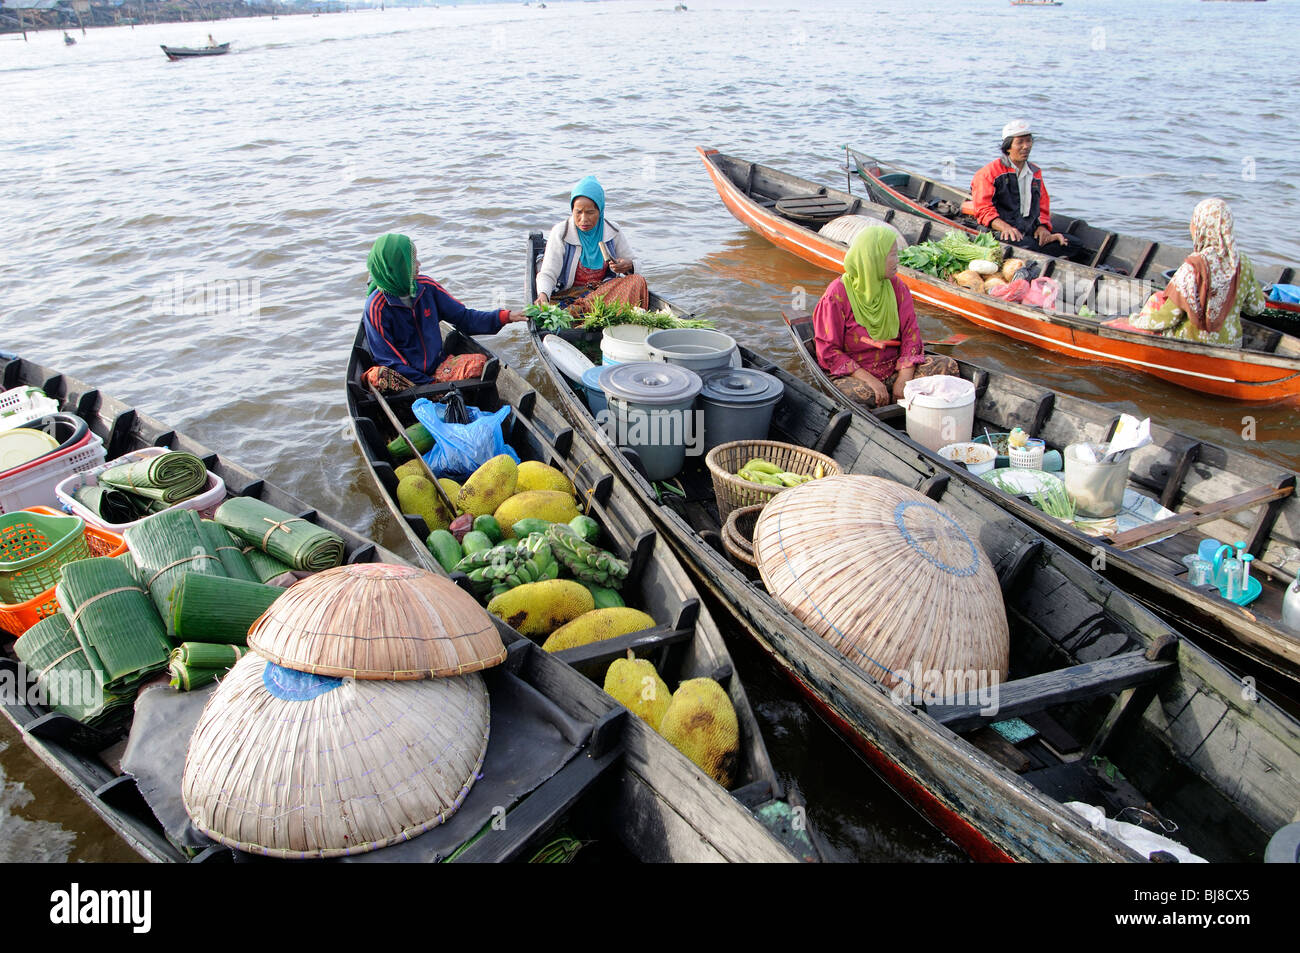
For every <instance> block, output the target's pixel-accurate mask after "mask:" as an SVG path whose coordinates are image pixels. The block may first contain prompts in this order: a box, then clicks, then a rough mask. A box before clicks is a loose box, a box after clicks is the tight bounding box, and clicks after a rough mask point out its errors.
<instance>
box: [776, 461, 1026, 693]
mask: <svg viewBox="0 0 1300 953" xmlns="http://www.w3.org/2000/svg"><path fill="white" fill-rule="evenodd" d="M754 554H755V556H756V557H757V559H758V565H759V570H760V572H761V573H762V576H763V583H764V585H765V586H766V587H767V591H768V592H770V593H771V594H772V596H773V597H774V598H776V599H777V600H778V601H780V602H781V603H782V604H783V605H784V606H785V607H786V608H788V609H789V610H790V611H791V612H792V613H794V615H795V616H797V617H798V618H799V620H800V621H802V622H803V623H804V624H805V625H807V626H808V627H809V628H810V629H812V630H813V631H814V632H816V633H817V634H818V635H820V636H821V637H822V638H823V639H825V640H826V642H828V643H829V644H830V645H832V646H834V647H835V648H836V649H838V650H839V651H840V652H842V653H843V654H844V656H845V657H846V658H848V659H849V660H850V661H851V662H853V663H854V664H855V665H857V666H858V667H860V668H862V669H863V670H864V671H866V672H867V673H868V674H870V675H871V676H872V677H874V678H875V679H877V680H878V681H880V682H882V683H883V684H884V685H885V686H886V687H888V688H890V689H894V690H897V691H898V692H899V695H900V697H907V698H911V699H913V700H915V699H916V698H917V697H918V696H917V692H919V691H922V690H924V691H929V688H930V687H932V686H933V685H934V684H935V678H936V677H937V678H938V679H940V681H941V683H942V684H943V685H944V686H949V685H952V684H956V680H957V679H958V678H960V679H961V684H962V685H969V684H971V683H972V681H973V682H974V683H975V684H976V685H977V686H978V685H982V686H985V687H987V686H989V685H995V684H999V683H1000V682H1001V681H1003V680H1005V678H1006V675H1007V665H1008V656H1009V652H1010V636H1009V632H1008V628H1007V616H1006V609H1005V607H1004V606H1003V603H1002V589H1001V586H1000V585H999V583H998V577H997V575H996V573H995V572H994V571H993V565H992V563H990V562H989V559H988V557H987V556H986V555H985V554H984V551H983V550H982V549H981V548H980V546H979V544H978V543H977V542H976V541H975V539H973V538H972V537H971V535H970V534H969V533H967V531H966V530H965V529H964V528H963V527H962V526H961V524H960V523H958V522H957V520H956V519H954V518H953V516H952V515H951V514H950V513H949V512H948V511H947V510H945V509H944V508H943V507H942V506H940V505H939V504H937V503H935V502H934V501H933V500H930V499H929V498H927V497H925V496H923V495H922V494H920V493H918V492H916V491H915V490H912V489H909V488H907V487H905V486H902V485H900V484H897V483H893V482H891V481H888V480H882V479H879V478H877V477H869V476H838V477H829V478H827V479H825V480H814V481H812V482H811V483H807V484H805V485H803V486H799V487H795V488H794V489H793V490H792V491H791V492H789V493H782V494H780V495H778V496H777V497H776V498H775V499H774V500H772V502H771V503H769V504H768V505H767V506H766V507H764V509H763V512H762V514H761V515H760V516H759V519H758V525H757V526H756V527H755V529H754ZM931 673H937V676H934V675H931ZM968 676H969V677H968ZM943 694H944V695H945V696H946V695H949V694H950V693H949V692H947V691H946V690H945V691H944V692H943Z"/></svg>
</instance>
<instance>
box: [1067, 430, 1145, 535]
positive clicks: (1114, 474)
mask: <svg viewBox="0 0 1300 953" xmlns="http://www.w3.org/2000/svg"><path fill="white" fill-rule="evenodd" d="M1080 446H1081V445H1080V444H1077V443H1072V444H1070V445H1069V446H1068V447H1066V448H1065V491H1066V492H1067V493H1069V494H1070V498H1071V499H1072V500H1074V511H1075V513H1076V514H1077V515H1078V516H1080V517H1083V518H1084V519H1108V518H1110V517H1112V516H1114V515H1115V514H1116V513H1118V512H1119V511H1120V509H1121V508H1122V507H1123V505H1124V490H1125V488H1126V487H1127V486H1128V464H1129V461H1128V458H1127V457H1125V458H1124V459H1123V460H1120V461H1119V462H1118V463H1089V462H1087V461H1086V460H1081V459H1080V458H1079V447H1080Z"/></svg>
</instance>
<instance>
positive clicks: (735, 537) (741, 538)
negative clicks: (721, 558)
mask: <svg viewBox="0 0 1300 953" xmlns="http://www.w3.org/2000/svg"><path fill="white" fill-rule="evenodd" d="M763 505H764V504H762V503H756V504H754V505H753V506H742V507H741V508H740V509H738V510H732V511H731V513H730V514H729V515H728V516H727V522H726V523H724V524H723V526H722V545H723V548H724V549H726V550H727V555H729V556H730V557H731V558H732V559H734V560H735V561H737V562H739V563H743V564H744V565H746V566H750V567H752V568H754V569H757V568H758V562H757V561H756V560H755V559H754V525H755V524H756V523H757V522H758V514H759V513H762V512H763Z"/></svg>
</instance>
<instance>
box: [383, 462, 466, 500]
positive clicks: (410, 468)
mask: <svg viewBox="0 0 1300 953" xmlns="http://www.w3.org/2000/svg"><path fill="white" fill-rule="evenodd" d="M393 475H394V476H396V477H397V479H398V482H401V481H402V480H405V479H406V478H407V477H409V476H424V464H423V463H421V462H420V461H419V460H407V461H406V462H405V463H403V464H402V465H401V466H400V467H397V468H396V469H395V470H393ZM426 479H427V477H426ZM452 499H453V500H454V499H455V497H454V496H453V497H452Z"/></svg>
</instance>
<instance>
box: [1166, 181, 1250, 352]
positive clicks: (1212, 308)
mask: <svg viewBox="0 0 1300 953" xmlns="http://www.w3.org/2000/svg"><path fill="white" fill-rule="evenodd" d="M1240 275H1241V256H1240V255H1238V254H1237V240H1236V237H1235V236H1234V234H1233V221H1232V210H1231V209H1229V208H1228V203H1227V202H1225V201H1223V199H1205V200H1204V201H1202V202H1200V203H1199V204H1198V205H1197V206H1196V208H1195V209H1193V210H1192V254H1190V255H1188V256H1187V259H1186V260H1185V261H1184V262H1183V264H1182V266H1181V267H1180V268H1179V269H1178V271H1177V272H1175V273H1174V277H1173V278H1172V279H1171V280H1170V282H1169V287H1168V289H1167V291H1168V293H1169V297H1170V299H1172V300H1173V302H1174V304H1175V306H1176V307H1178V308H1181V309H1182V310H1183V311H1185V312H1186V313H1187V316H1188V317H1189V318H1190V319H1191V322H1192V326H1193V327H1195V328H1196V329H1197V330H1198V331H1209V332H1210V333H1217V332H1218V331H1219V329H1220V328H1222V327H1223V322H1224V320H1225V319H1226V318H1227V317H1228V313H1229V312H1230V311H1231V310H1232V306H1233V304H1234V303H1235V302H1236V300H1237V279H1238V278H1239V277H1240Z"/></svg>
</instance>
